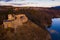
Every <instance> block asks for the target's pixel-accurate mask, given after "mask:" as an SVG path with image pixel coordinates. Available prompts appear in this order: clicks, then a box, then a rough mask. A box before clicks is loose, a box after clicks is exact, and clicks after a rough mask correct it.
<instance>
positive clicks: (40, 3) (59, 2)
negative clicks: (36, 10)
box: [0, 0, 60, 7]
mask: <svg viewBox="0 0 60 40" xmlns="http://www.w3.org/2000/svg"><path fill="white" fill-rule="evenodd" d="M0 5H13V6H37V7H53V6H60V0H0Z"/></svg>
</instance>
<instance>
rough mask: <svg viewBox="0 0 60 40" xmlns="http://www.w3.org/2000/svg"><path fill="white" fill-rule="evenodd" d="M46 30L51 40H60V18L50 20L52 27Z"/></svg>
mask: <svg viewBox="0 0 60 40" xmlns="http://www.w3.org/2000/svg"><path fill="white" fill-rule="evenodd" d="M48 30H49V32H50V33H51V36H52V40H60V18H54V19H52V25H51V27H50V28H49V29H48Z"/></svg>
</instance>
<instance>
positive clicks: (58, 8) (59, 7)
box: [51, 6, 60, 10]
mask: <svg viewBox="0 0 60 40" xmlns="http://www.w3.org/2000/svg"><path fill="white" fill-rule="evenodd" d="M51 9H56V10H60V6H55V7H51Z"/></svg>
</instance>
